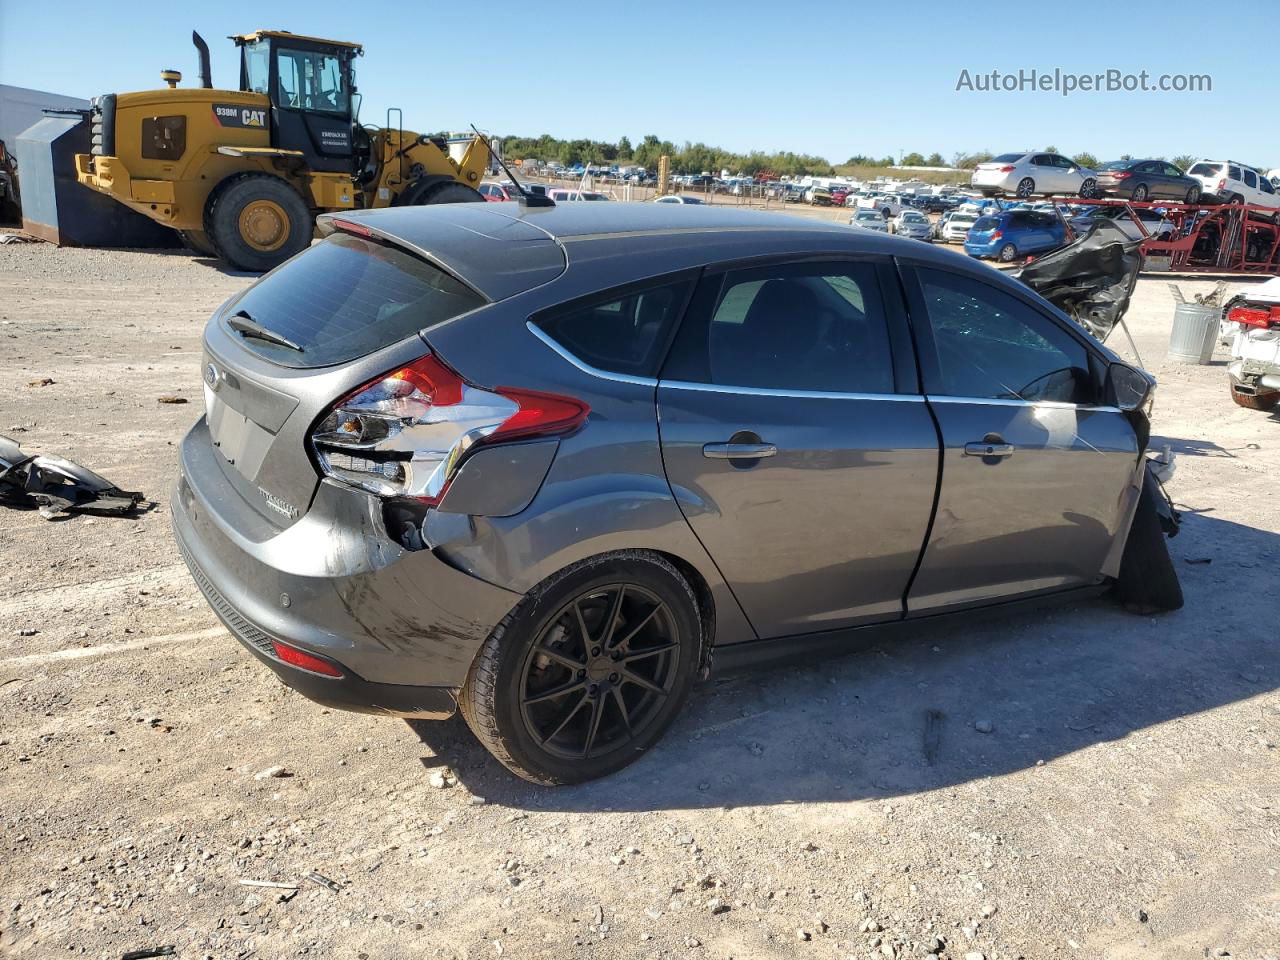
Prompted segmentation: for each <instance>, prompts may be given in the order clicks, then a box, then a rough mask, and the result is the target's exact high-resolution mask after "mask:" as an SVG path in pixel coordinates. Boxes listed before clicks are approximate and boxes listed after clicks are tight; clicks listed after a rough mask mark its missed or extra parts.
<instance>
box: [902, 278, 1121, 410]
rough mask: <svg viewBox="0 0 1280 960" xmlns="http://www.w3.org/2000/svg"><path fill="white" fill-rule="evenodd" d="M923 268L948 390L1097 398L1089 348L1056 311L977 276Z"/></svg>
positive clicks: (1003, 396) (1000, 396)
mask: <svg viewBox="0 0 1280 960" xmlns="http://www.w3.org/2000/svg"><path fill="white" fill-rule="evenodd" d="M919 275H920V283H921V287H922V289H923V293H924V299H925V306H926V308H927V310H928V313H929V323H930V326H931V327H932V328H933V339H934V343H935V345H936V347H937V351H938V363H939V366H940V367H941V374H942V382H941V384H940V388H941V389H940V392H941V393H942V394H944V395H946V396H952V397H974V398H981V399H995V400H1027V401H1041V400H1055V401H1060V402H1064V403H1093V402H1095V401H1096V399H1097V398H1096V393H1097V391H1096V389H1095V388H1094V386H1093V377H1092V374H1091V373H1090V370H1089V354H1088V351H1087V350H1086V349H1085V347H1084V345H1083V344H1081V343H1080V342H1079V341H1078V340H1076V339H1075V338H1074V337H1072V336H1071V334H1069V333H1067V332H1066V331H1065V330H1063V329H1062V328H1061V327H1059V326H1058V325H1057V324H1055V323H1054V322H1053V321H1052V320H1050V319H1049V318H1048V317H1046V316H1044V315H1042V314H1040V313H1039V312H1037V311H1036V310H1034V309H1032V308H1031V307H1029V306H1028V305H1026V304H1025V303H1023V302H1022V301H1021V300H1018V299H1017V298H1016V297H1013V296H1012V295H1010V294H1008V293H1005V292H1004V291H1003V290H998V289H996V288H995V287H993V286H991V285H990V284H987V283H984V282H982V281H979V280H974V279H972V278H970V277H962V276H958V275H956V274H952V273H946V272H944V271H941V270H929V269H924V268H922V269H920V271H919Z"/></svg>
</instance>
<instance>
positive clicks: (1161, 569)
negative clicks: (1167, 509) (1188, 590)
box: [1116, 490, 1182, 615]
mask: <svg viewBox="0 0 1280 960" xmlns="http://www.w3.org/2000/svg"><path fill="white" fill-rule="evenodd" d="M1116 596H1117V598H1118V599H1119V600H1120V602H1121V603H1122V604H1124V606H1125V609H1126V610H1128V611H1129V612H1130V613H1138V614H1144V615H1145V614H1150V613H1167V612H1169V611H1171V610H1178V609H1180V608H1181V607H1182V585H1181V584H1180V583H1179V582H1178V571H1177V570H1175V569H1174V566H1173V560H1172V558H1170V556H1169V546H1168V544H1167V543H1166V542H1165V536H1164V531H1163V530H1162V529H1161V527H1160V517H1159V515H1158V514H1157V513H1156V505H1155V500H1154V494H1152V493H1151V492H1150V491H1149V490H1144V491H1143V493H1142V497H1141V499H1140V500H1139V501H1138V509H1137V511H1136V512H1135V513H1134V516H1133V525H1132V526H1131V527H1130V528H1129V539H1128V540H1127V541H1126V542H1125V546H1124V557H1123V558H1122V559H1121V561H1120V576H1119V577H1118V578H1117V579H1116Z"/></svg>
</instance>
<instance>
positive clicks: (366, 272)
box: [202, 204, 565, 528]
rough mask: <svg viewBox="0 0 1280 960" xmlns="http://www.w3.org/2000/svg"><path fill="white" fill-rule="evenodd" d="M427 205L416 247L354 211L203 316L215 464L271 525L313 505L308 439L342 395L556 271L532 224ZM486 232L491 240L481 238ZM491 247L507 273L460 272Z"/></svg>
mask: <svg viewBox="0 0 1280 960" xmlns="http://www.w3.org/2000/svg"><path fill="white" fill-rule="evenodd" d="M457 206H463V205H461V204H459V205H457ZM465 206H474V207H480V205H479V204H475V205H471V204H467V205H465ZM434 209H435V208H432V209H431V210H422V209H418V210H416V211H415V212H416V213H417V215H418V219H419V221H420V220H421V219H422V218H426V219H432V220H434V222H435V227H436V229H435V230H434V231H431V230H426V229H423V228H422V226H421V223H420V222H419V223H418V227H419V229H417V231H416V234H415V238H414V242H413V244H412V245H411V246H410V245H408V244H406V243H404V242H403V241H401V240H400V238H394V239H392V238H391V236H390V234H388V233H387V232H386V231H385V229H383V228H382V227H381V226H376V227H375V226H374V225H373V224H370V225H369V226H368V227H367V228H366V227H365V226H364V224H363V218H362V217H352V218H350V220H351V227H350V230H352V231H359V232H349V231H348V230H347V229H343V230H339V231H338V232H335V233H334V234H332V235H331V236H330V237H329V238H328V239H326V240H324V241H323V242H321V243H319V244H316V245H313V246H312V247H311V248H310V249H309V250H307V251H305V252H303V253H302V254H299V255H298V256H297V257H295V258H293V259H292V260H290V261H288V262H287V263H285V264H283V265H282V266H280V267H278V268H277V269H276V270H274V271H272V272H271V273H269V274H267V275H266V276H264V277H263V278H262V279H261V280H259V281H258V282H257V283H256V284H254V285H253V286H251V287H250V288H249V289H248V290H246V291H245V292H244V293H243V294H241V295H240V296H238V297H236V298H233V299H232V300H229V301H228V302H227V303H226V304H224V305H223V306H222V307H221V308H220V309H219V310H218V311H217V312H216V313H215V314H214V316H213V317H212V318H211V319H210V320H209V323H208V325H207V327H206V329H205V342H204V346H205V352H204V361H203V371H202V375H203V378H204V397H205V412H206V417H207V420H208V426H209V437H210V442H211V443H212V444H213V445H214V447H215V448H216V449H217V452H218V453H219V454H220V456H218V457H216V458H215V459H216V460H217V462H218V464H219V467H220V468H221V470H222V473H223V475H224V477H225V479H226V481H227V482H228V484H229V485H230V486H231V487H232V488H234V490H235V491H236V492H237V493H238V494H239V496H240V497H242V498H243V499H244V500H245V501H246V502H247V503H248V504H249V505H250V506H251V507H252V508H253V509H254V510H255V511H256V512H257V513H258V514H260V515H261V516H262V517H264V518H266V519H267V520H269V521H270V522H271V523H272V524H273V525H274V526H275V527H278V528H284V527H287V526H289V525H291V524H292V523H294V522H296V521H297V520H298V519H299V518H300V517H301V516H303V515H304V514H305V513H306V510H307V508H308V507H309V505H310V503H311V499H312V497H313V496H314V494H315V491H316V488H317V486H318V484H319V480H320V474H319V472H318V470H317V468H316V466H315V464H314V462H313V460H312V453H311V450H310V443H309V438H310V433H311V430H312V428H313V426H314V424H315V423H316V422H317V421H318V420H319V419H320V418H321V417H322V416H324V415H325V414H326V413H327V412H328V411H329V409H330V408H331V407H332V406H333V404H334V403H335V402H336V401H337V400H339V399H341V398H342V397H345V396H347V395H348V394H350V393H352V392H353V391H355V390H357V389H359V388H360V387H361V386H363V385H365V384H367V383H369V382H370V381H372V380H375V379H377V378H379V377H380V376H382V375H383V374H385V373H387V372H388V371H390V370H394V369H396V368H398V367H400V366H403V365H404V364H407V363H409V362H410V361H412V360H414V359H416V358H417V357H420V356H422V355H423V354H424V353H425V352H426V345H425V343H424V341H423V339H422V337H421V334H422V333H423V332H425V331H427V330H429V329H431V328H432V327H434V326H437V325H439V324H441V323H444V322H446V321H448V320H451V319H454V318H455V317H458V316H461V315H463V314H466V313H469V312H471V311H473V310H477V309H481V308H483V307H484V306H486V305H487V304H488V303H490V302H492V300H494V299H499V298H502V297H505V296H510V295H513V294H514V293H516V292H519V291H520V290H522V289H528V288H529V287H532V286H535V285H538V284H539V283H544V282H547V281H548V280H550V279H554V278H555V277H556V276H558V275H559V274H560V273H562V272H563V270H564V264H565V259H564V253H563V250H562V249H561V247H560V246H559V244H557V243H556V242H555V241H554V240H552V239H551V238H549V237H548V236H547V235H546V234H545V233H544V232H543V231H541V230H539V229H537V228H536V227H533V226H530V225H528V224H526V223H523V222H520V221H516V220H514V219H513V218H511V217H506V216H499V217H497V218H496V219H495V221H492V222H486V221H485V220H484V218H475V217H473V218H471V222H470V223H469V225H468V226H466V227H462V226H459V222H460V221H465V220H467V218H466V217H465V216H462V217H459V216H457V215H456V213H454V212H451V213H450V215H448V216H445V217H439V218H433V217H431V216H429V215H430V214H431V213H433V212H434ZM486 226H490V227H496V229H494V230H492V231H491V234H500V236H493V235H486V234H485V233H484V232H483V231H484V228H485V227H486ZM486 247H487V248H488V260H487V262H488V263H492V264H506V265H507V266H508V267H509V269H510V271H511V274H514V275H510V274H508V273H506V272H504V270H503V269H502V268H493V269H490V270H488V272H486V271H484V270H477V271H476V273H477V275H478V282H473V280H472V278H470V277H466V276H463V275H461V274H460V273H459V272H456V271H458V270H460V269H461V266H460V265H466V264H468V263H480V262H486V261H485V257H483V256H482V255H481V252H480V251H481V250H482V249H484V248H486ZM446 264H447V266H446ZM480 283H483V284H484V287H487V288H488V289H482V288H481V287H480V286H479V284H480Z"/></svg>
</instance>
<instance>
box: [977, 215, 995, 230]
mask: <svg viewBox="0 0 1280 960" xmlns="http://www.w3.org/2000/svg"><path fill="white" fill-rule="evenodd" d="M998 226H1000V221H999V220H997V219H996V218H995V217H979V218H978V221H977V222H976V223H975V224H974V225H973V229H974V230H976V231H977V232H978V233H982V232H984V231H986V230H994V229H995V228H996V227H998Z"/></svg>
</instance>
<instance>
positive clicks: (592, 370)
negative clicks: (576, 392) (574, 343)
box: [525, 320, 658, 387]
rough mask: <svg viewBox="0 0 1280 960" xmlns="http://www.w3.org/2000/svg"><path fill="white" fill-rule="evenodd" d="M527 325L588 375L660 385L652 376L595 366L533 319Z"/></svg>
mask: <svg viewBox="0 0 1280 960" xmlns="http://www.w3.org/2000/svg"><path fill="white" fill-rule="evenodd" d="M525 327H527V328H528V330H529V332H530V333H532V334H533V335H534V336H535V337H537V338H538V339H539V340H541V341H542V342H543V343H545V344H546V345H547V346H548V347H550V348H551V349H552V350H554V351H555V352H556V353H557V354H559V356H560V357H561V358H562V359H564V360H567V361H568V362H569V363H571V364H573V365H574V366H575V367H577V368H578V369H579V370H581V371H582V372H583V373H585V374H587V375H588V376H592V377H598V378H599V379H601V380H612V381H613V382H615V383H632V384H635V385H636V386H640V387H656V386H657V385H658V381H657V380H655V379H654V378H652V377H636V376H632V375H631V374H629V373H611V372H609V371H608V370H601V369H600V368H599V367H593V366H591V364H589V363H585V362H584V361H582V360H579V359H578V358H577V357H575V356H574V355H573V354H572V353H570V352H569V351H568V350H567V349H565V348H564V347H563V346H561V345H560V343H558V342H557V341H556V340H554V339H553V338H552V337H551V336H550V334H548V333H547V332H546V331H545V330H543V329H541V328H540V327H539V326H538V325H537V324H536V323H534V322H533V321H532V320H526V321H525Z"/></svg>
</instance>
